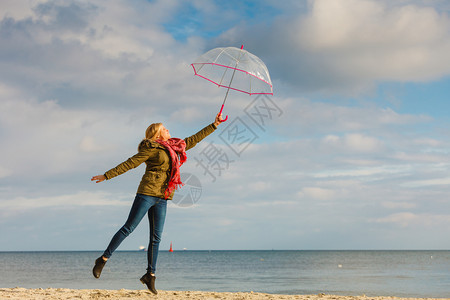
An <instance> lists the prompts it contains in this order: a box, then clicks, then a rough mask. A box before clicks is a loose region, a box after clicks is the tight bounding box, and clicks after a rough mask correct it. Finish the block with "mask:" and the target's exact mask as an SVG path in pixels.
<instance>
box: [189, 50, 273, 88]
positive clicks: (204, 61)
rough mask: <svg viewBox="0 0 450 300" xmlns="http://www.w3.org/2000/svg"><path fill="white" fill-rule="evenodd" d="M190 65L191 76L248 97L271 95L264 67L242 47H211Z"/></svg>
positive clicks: (268, 76) (270, 85)
mask: <svg viewBox="0 0 450 300" xmlns="http://www.w3.org/2000/svg"><path fill="white" fill-rule="evenodd" d="M191 65H192V67H193V68H194V73H195V75H197V76H200V77H202V78H204V79H206V80H208V81H211V82H212V83H214V84H216V85H217V86H220V87H225V88H229V89H232V90H236V91H239V92H243V93H246V94H249V95H254V94H270V95H273V90H272V81H271V80H270V75H269V71H268V70H267V67H266V65H265V64H264V62H263V61H262V60H261V59H259V58H258V57H257V56H256V55H253V54H251V53H250V52H248V51H246V50H244V49H243V47H241V49H239V48H236V47H226V48H214V49H212V50H210V51H208V52H206V53H205V54H203V55H202V56H200V57H199V58H198V59H197V60H196V61H195V62H194V63H192V64H191ZM233 75H234V76H233Z"/></svg>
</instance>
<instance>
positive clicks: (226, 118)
mask: <svg viewBox="0 0 450 300" xmlns="http://www.w3.org/2000/svg"><path fill="white" fill-rule="evenodd" d="M223 106H224V104H222V108H220V112H219V114H221V113H222V111H223ZM226 120H228V115H227V116H226V117H225V119H223V120H222V121H220V122H225V121H226Z"/></svg>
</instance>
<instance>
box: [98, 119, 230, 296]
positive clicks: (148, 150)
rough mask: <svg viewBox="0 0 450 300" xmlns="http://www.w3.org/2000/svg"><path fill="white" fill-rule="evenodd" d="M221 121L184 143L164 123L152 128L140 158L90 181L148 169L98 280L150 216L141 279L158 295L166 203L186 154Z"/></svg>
mask: <svg viewBox="0 0 450 300" xmlns="http://www.w3.org/2000/svg"><path fill="white" fill-rule="evenodd" d="M222 121H223V119H222V114H220V113H219V114H217V116H216V119H215V121H214V123H212V124H210V125H208V126H206V127H205V128H203V129H202V130H200V131H199V132H197V133H196V134H194V135H193V136H190V137H188V138H185V139H184V140H182V139H178V138H171V137H170V133H169V130H167V129H166V128H165V127H164V126H163V125H162V124H161V123H154V124H151V125H150V126H149V127H148V128H147V130H146V132H145V139H143V140H142V142H141V143H140V144H139V147H138V153H137V154H135V155H134V156H132V157H130V158H129V159H128V160H127V161H125V162H123V163H121V164H119V165H118V166H117V167H115V168H113V169H111V170H109V171H107V172H106V173H105V174H104V175H97V176H94V177H92V179H91V181H96V182H97V183H99V182H102V181H104V180H109V179H112V178H114V177H116V176H118V175H120V174H123V173H125V172H127V171H128V170H130V169H133V168H136V167H137V166H139V165H140V164H142V163H143V162H145V163H146V165H147V168H146V170H145V174H144V176H143V177H142V180H141V183H140V184H139V187H138V190H137V194H136V197H135V199H134V202H133V205H132V207H131V211H130V214H129V216H128V219H127V221H126V222H125V225H123V226H122V228H120V229H119V231H117V233H116V234H115V235H114V236H113V238H112V239H111V242H110V243H109V245H108V248H106V250H105V252H104V253H103V255H102V256H101V257H99V258H97V260H96V261H95V266H94V268H93V270H92V272H93V274H94V277H95V278H99V277H100V274H101V272H102V269H103V267H104V266H105V264H106V261H107V260H108V258H110V257H111V255H112V254H113V252H114V251H115V250H116V249H117V247H119V245H120V243H122V241H123V240H124V239H125V238H126V237H127V236H128V235H129V234H130V233H132V232H133V230H134V229H135V228H136V226H137V225H138V224H139V222H140V221H141V220H142V218H143V217H144V215H145V214H146V213H147V214H148V219H149V225H150V241H149V245H148V251H147V260H148V267H147V273H146V274H144V276H142V277H141V282H142V283H143V284H145V285H147V287H148V289H149V290H150V291H151V292H152V293H154V294H157V293H158V292H157V291H156V288H155V279H156V277H155V271H156V260H157V258H158V249H159V242H160V241H161V236H162V232H163V227H164V220H165V218H166V208H167V200H171V199H172V197H173V194H174V192H175V189H177V188H178V187H179V186H181V185H182V182H181V180H180V166H181V165H182V164H183V163H184V162H185V161H186V152H185V151H186V150H189V149H191V148H192V147H194V146H195V145H196V144H197V143H198V142H200V141H201V140H203V139H204V138H205V137H207V136H208V135H209V134H211V133H212V132H213V131H214V130H216V129H217V126H218V125H219V124H220V123H221V122H222Z"/></svg>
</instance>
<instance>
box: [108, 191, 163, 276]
mask: <svg viewBox="0 0 450 300" xmlns="http://www.w3.org/2000/svg"><path fill="white" fill-rule="evenodd" d="M166 209H167V200H165V199H161V198H157V197H152V196H147V195H142V194H136V198H134V202H133V206H132V207H131V210H130V214H129V216H128V219H127V221H126V222H125V225H123V226H122V228H120V229H119V231H117V233H116V234H115V235H114V236H113V238H112V239H111V242H110V243H109V245H108V248H106V250H105V252H104V253H103V256H104V257H106V258H110V257H111V255H112V254H113V252H114V251H115V250H116V249H117V247H119V245H120V244H121V243H122V242H123V240H124V239H125V238H126V237H127V236H129V235H130V233H132V232H133V230H134V229H135V228H136V227H137V226H138V225H139V222H141V220H142V218H143V217H144V215H145V214H146V213H147V212H148V221H149V225H150V241H149V244H148V250H147V260H148V267H147V271H148V272H151V273H155V271H156V260H157V259H158V249H159V242H160V241H161V236H162V233H163V228H164V221H165V219H166Z"/></svg>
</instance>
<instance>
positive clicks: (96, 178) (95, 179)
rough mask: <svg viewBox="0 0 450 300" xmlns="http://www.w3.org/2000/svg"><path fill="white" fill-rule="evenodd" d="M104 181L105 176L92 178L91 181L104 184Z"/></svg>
mask: <svg viewBox="0 0 450 300" xmlns="http://www.w3.org/2000/svg"><path fill="white" fill-rule="evenodd" d="M103 180H106V177H105V175H97V176H93V177H92V178H91V181H95V183H99V182H102V181H103Z"/></svg>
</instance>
